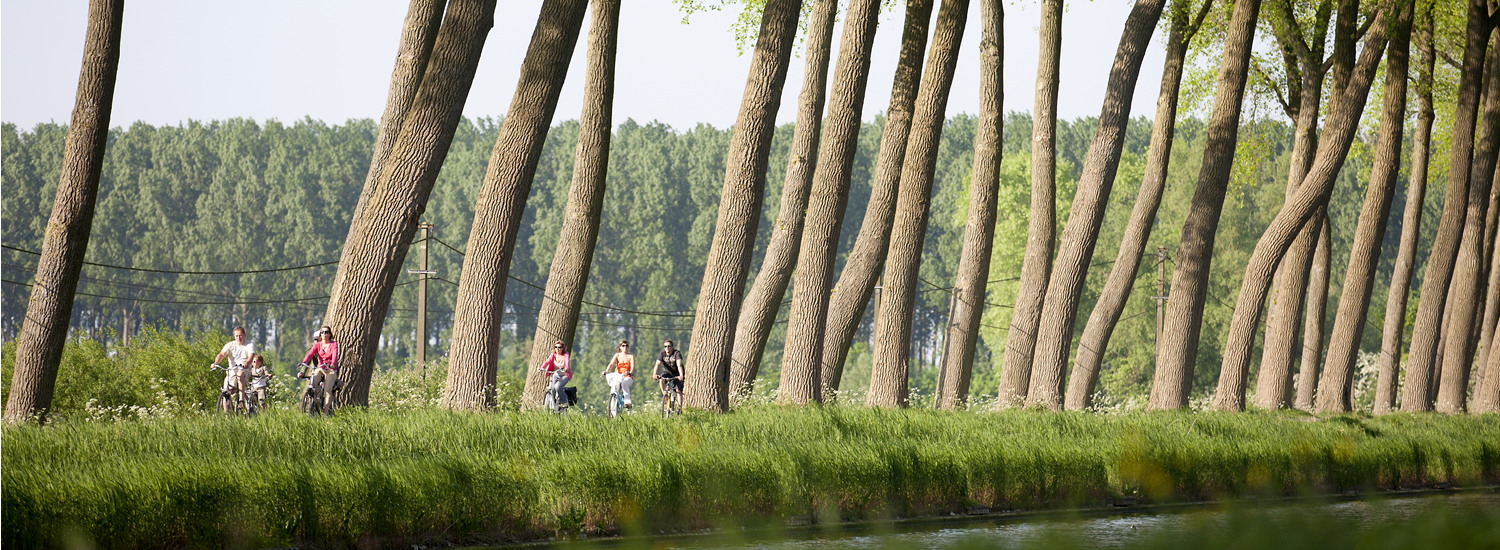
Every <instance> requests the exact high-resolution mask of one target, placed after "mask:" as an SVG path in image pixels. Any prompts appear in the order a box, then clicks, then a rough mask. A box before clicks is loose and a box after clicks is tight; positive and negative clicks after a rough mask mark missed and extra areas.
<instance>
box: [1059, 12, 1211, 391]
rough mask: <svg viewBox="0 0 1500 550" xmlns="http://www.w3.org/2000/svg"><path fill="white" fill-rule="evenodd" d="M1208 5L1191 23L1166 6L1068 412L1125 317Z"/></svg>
mask: <svg viewBox="0 0 1500 550" xmlns="http://www.w3.org/2000/svg"><path fill="white" fill-rule="evenodd" d="M1212 3H1213V0H1204V2H1203V7H1202V8H1201V9H1199V11H1198V15H1197V16H1196V17H1193V16H1192V14H1191V13H1189V11H1188V8H1189V7H1190V6H1189V4H1188V2H1187V1H1180V2H1177V3H1174V4H1173V5H1172V8H1171V9H1172V11H1171V14H1170V17H1171V31H1170V34H1169V35H1168V39H1167V57H1166V62H1165V63H1164V65H1163V68H1162V75H1161V91H1160V92H1159V93H1158V94H1157V96H1156V118H1155V120H1154V121H1153V122H1152V123H1151V144H1150V149H1149V152H1148V156H1147V158H1146V172H1145V173H1144V174H1143V175H1142V177H1141V188H1140V191H1139V192H1137V193H1136V198H1135V206H1134V207H1133V208H1131V211H1130V221H1129V222H1128V223H1127V224H1126V225H1125V235H1124V236H1123V237H1122V238H1121V239H1120V251H1119V253H1118V254H1117V255H1116V256H1115V262H1114V266H1113V267H1112V268H1111V269H1110V272H1109V279H1108V280H1107V281H1105V283H1104V290H1103V291H1101V292H1100V293H1099V300H1098V302H1097V303H1096V304H1095V305H1094V311H1093V313H1091V314H1089V321H1088V324H1087V325H1085V326H1084V328H1083V336H1081V337H1079V340H1078V355H1077V360H1076V362H1075V364H1074V365H1073V372H1072V373H1071V375H1070V376H1069V378H1068V395H1067V400H1066V402H1065V403H1064V405H1065V406H1066V407H1067V408H1068V409H1070V410H1081V409H1086V408H1088V407H1089V406H1091V405H1092V400H1093V393H1094V386H1095V385H1096V384H1098V382H1099V366H1100V363H1101V362H1102V361H1103V359H1104V350H1105V349H1106V348H1107V347H1108V346H1109V339H1110V336H1111V335H1112V334H1113V333H1114V330H1115V324H1116V323H1118V322H1119V320H1120V314H1121V313H1122V312H1124V311H1125V300H1126V299H1128V298H1129V297H1130V292H1131V290H1132V288H1131V286H1132V284H1133V283H1134V282H1135V277H1136V269H1138V268H1139V267H1140V264H1141V254H1143V253H1144V252H1145V250H1146V241H1147V240H1148V239H1149V238H1150V236H1151V226H1153V225H1155V224H1156V210H1157V208H1158V207H1159V206H1161V195H1162V190H1163V189H1164V188H1165V187H1166V186H1165V184H1166V180H1167V167H1168V164H1169V162H1170V160H1171V158H1172V139H1173V136H1174V135H1175V132H1176V124H1177V99H1178V91H1179V90H1180V89H1181V88H1182V66H1183V60H1184V59H1185V58H1186V57H1187V49H1188V43H1189V42H1190V41H1192V38H1193V35H1194V34H1196V33H1197V32H1198V28H1199V27H1200V26H1201V25H1202V24H1203V19H1204V17H1206V16H1207V15H1208V10H1209V7H1210V6H1212Z"/></svg>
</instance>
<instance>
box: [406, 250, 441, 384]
mask: <svg viewBox="0 0 1500 550" xmlns="http://www.w3.org/2000/svg"><path fill="white" fill-rule="evenodd" d="M417 229H420V230H422V239H421V240H419V241H418V246H419V248H418V249H419V250H420V251H421V254H420V255H419V256H418V257H417V258H418V259H417V262H418V263H417V267H418V269H417V270H416V271H408V273H415V274H416V275H417V346H416V348H417V364H418V365H421V368H422V380H424V381H425V380H427V277H428V276H430V275H432V274H433V273H436V272H435V271H432V270H430V269H428V268H427V241H428V240H429V239H431V238H432V224H430V223H426V222H423V223H421V224H418V225H417Z"/></svg>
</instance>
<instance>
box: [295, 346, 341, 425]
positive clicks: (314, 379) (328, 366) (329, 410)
mask: <svg viewBox="0 0 1500 550" xmlns="http://www.w3.org/2000/svg"><path fill="white" fill-rule="evenodd" d="M317 338H318V340H317V341H316V342H313V345H312V349H309V350H307V356H306V357H303V358H302V364H301V365H299V366H300V367H303V368H306V367H307V365H308V363H312V364H314V365H316V366H317V368H315V369H313V373H312V376H311V377H310V378H308V380H307V388H308V389H313V388H316V387H318V385H319V384H322V385H323V388H324V389H323V412H324V413H325V414H333V394H334V392H337V391H338V389H339V343H338V341H336V340H334V338H333V329H331V328H328V327H326V326H325V327H323V328H322V329H321V330H319V331H318V332H317Z"/></svg>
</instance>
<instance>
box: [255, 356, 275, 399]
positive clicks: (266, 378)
mask: <svg viewBox="0 0 1500 550" xmlns="http://www.w3.org/2000/svg"><path fill="white" fill-rule="evenodd" d="M270 385H271V369H269V368H267V367H266V358H265V357H264V356H262V355H261V354H259V353H257V354H255V358H253V359H251V360H250V406H251V407H252V408H254V409H263V408H265V406H266V388H267V387H269V386H270Z"/></svg>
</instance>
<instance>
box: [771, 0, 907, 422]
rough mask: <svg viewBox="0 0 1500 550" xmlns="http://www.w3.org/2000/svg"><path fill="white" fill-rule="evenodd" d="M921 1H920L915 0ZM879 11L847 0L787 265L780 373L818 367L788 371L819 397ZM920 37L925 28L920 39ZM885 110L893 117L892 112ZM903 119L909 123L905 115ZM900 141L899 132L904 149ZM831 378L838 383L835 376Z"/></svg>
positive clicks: (864, 1) (869, 1)
mask: <svg viewBox="0 0 1500 550" xmlns="http://www.w3.org/2000/svg"><path fill="white" fill-rule="evenodd" d="M921 1H925V0H918V2H921ZM912 9H919V8H910V7H909V8H908V13H910V10H912ZM931 9H932V8H931V5H930V3H929V4H928V6H927V8H926V9H925V10H921V9H919V11H922V13H925V14H927V15H931V13H930V12H931ZM878 17H880V2H879V0H852V1H851V2H850V3H849V10H848V13H847V15H846V16H845V21H844V34H843V36H842V37H840V38H839V62H838V66H837V67H835V68H834V78H833V90H832V91H831V92H830V97H829V101H828V125H827V127H825V128H824V130H823V133H824V135H825V136H826V139H823V140H822V141H821V143H819V144H818V164H817V167H816V169H815V170H814V171H813V184H812V191H811V194H810V196H809V197H808V203H807V214H806V217H805V218H804V220H805V225H804V226H803V231H804V234H803V236H802V243H801V247H800V248H801V250H799V251H798V253H797V270H796V271H794V272H793V275H794V276H795V277H796V284H795V285H794V286H793V288H792V307H791V313H790V314H789V315H788V324H787V331H786V347H785V348H783V351H782V354H781V372H782V373H783V376H786V374H785V373H787V372H788V371H804V370H816V371H818V372H817V373H816V374H814V373H810V372H809V373H805V374H798V375H794V376H796V377H797V378H799V379H814V378H816V379H817V380H818V388H817V391H818V393H819V399H820V400H821V399H822V392H823V388H824V387H827V385H828V381H827V379H826V378H825V377H824V373H825V372H826V371H825V370H824V368H823V359H822V358H823V328H824V327H825V326H826V325H827V321H828V290H829V285H830V281H831V280H832V279H833V262H834V255H835V254H836V253H837V252H838V244H839V243H838V239H839V232H840V230H841V229H842V228H843V221H844V209H845V207H846V206H847V205H848V202H849V179H850V172H851V170H852V168H853V166H854V153H855V150H856V149H857V147H858V145H859V130H860V126H861V125H862V124H863V122H862V121H861V120H860V117H861V115H862V112H861V111H862V110H863V109H864V102H865V87H866V84H867V83H868V82H869V76H870V48H871V47H872V46H873V44H874V42H875V30H876V28H877V27H878V25H877V23H878V19H877V18H878ZM922 28H923V29H926V23H923V26H922ZM925 38H926V37H925V35H924V36H923V39H924V40H925ZM902 47H903V50H902V52H903V53H902V61H901V62H902V63H905V62H906V54H905V49H904V48H905V45H904V44H903V46H902ZM921 56H922V51H921V49H920V48H919V49H918V50H917V51H916V58H917V63H918V64H920V63H921ZM912 72H913V73H915V72H916V71H915V70H913V71H912ZM898 89H899V85H898ZM913 89H914V88H913ZM907 97H908V98H909V97H912V94H910V93H907ZM908 101H910V100H908ZM907 112H908V113H909V112H910V110H909V109H908V111H907ZM890 114H891V116H894V115H895V112H894V111H892V112H891V113H890ZM906 120H907V125H908V126H909V124H910V117H909V116H908V117H907V118H906ZM888 124H889V123H888ZM889 127H890V126H889V125H887V128H889ZM905 146H906V144H905V134H904V131H903V135H902V147H903V151H904V150H905V149H904V147H905ZM840 365H842V362H840ZM834 385H835V386H837V382H835V383H834Z"/></svg>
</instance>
